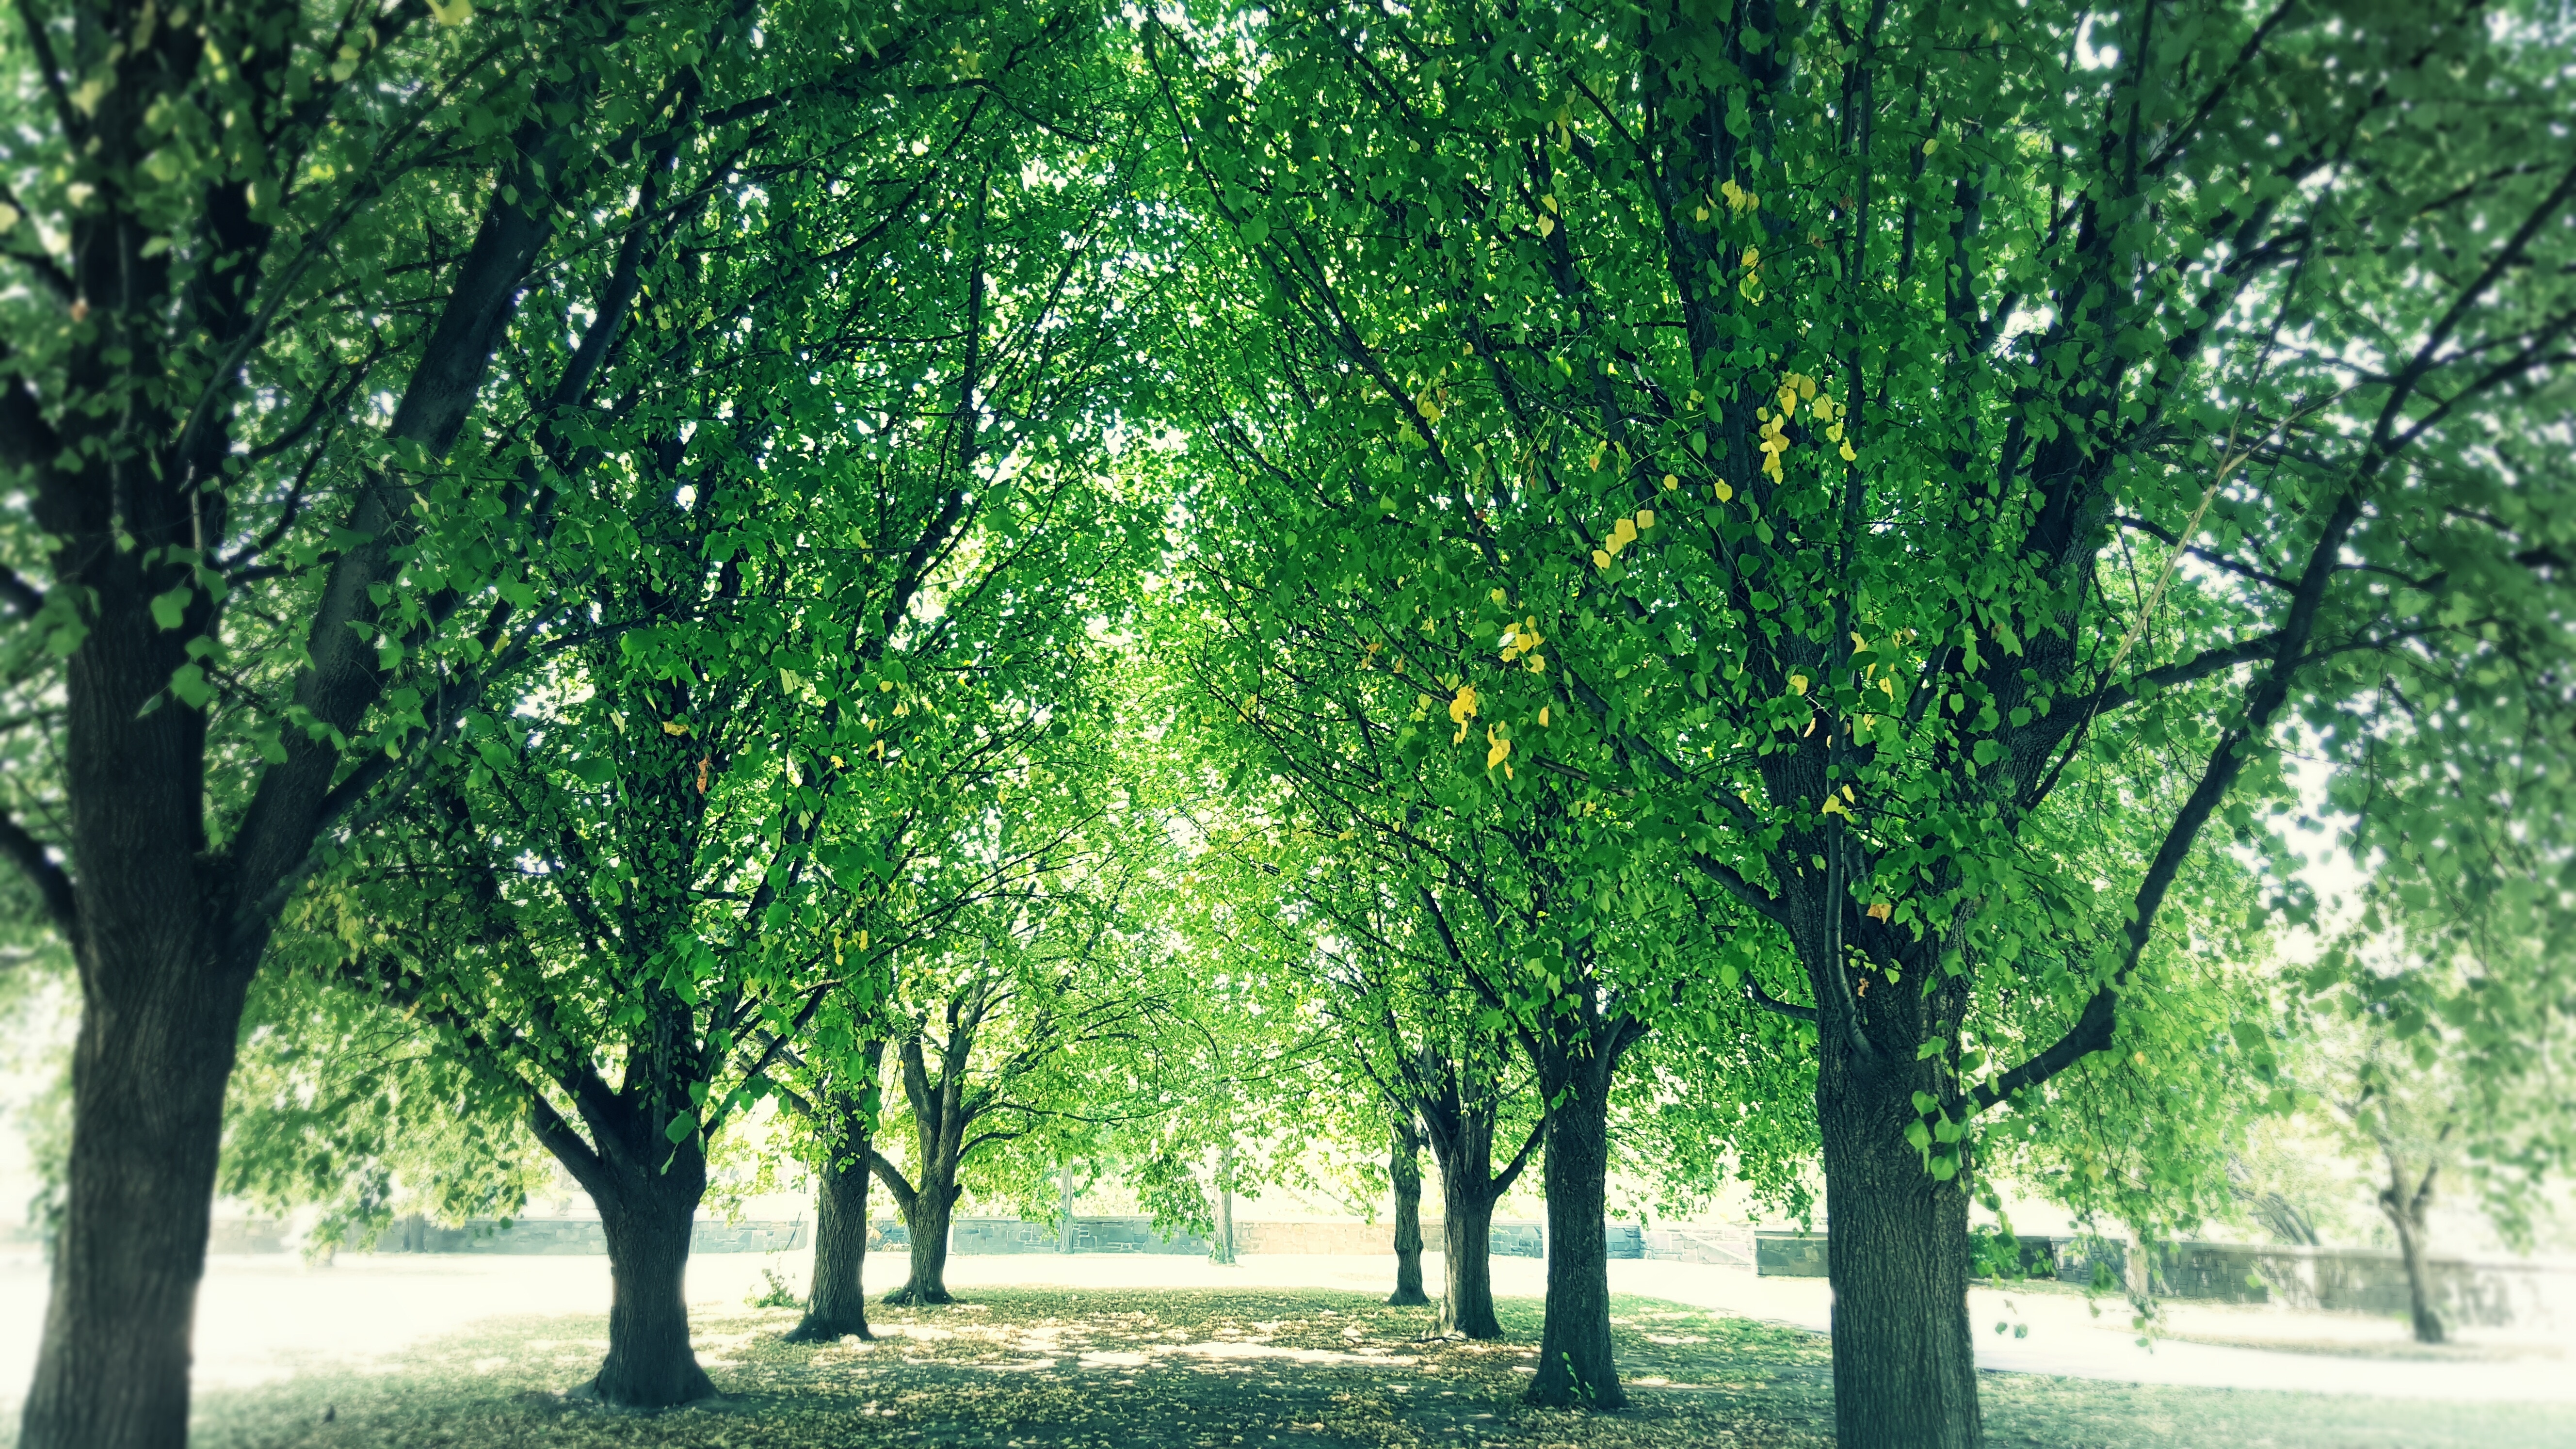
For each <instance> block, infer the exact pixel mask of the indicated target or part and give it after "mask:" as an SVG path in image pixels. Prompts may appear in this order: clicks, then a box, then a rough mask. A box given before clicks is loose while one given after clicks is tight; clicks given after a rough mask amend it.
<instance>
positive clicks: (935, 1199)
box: [885, 1168, 957, 1308]
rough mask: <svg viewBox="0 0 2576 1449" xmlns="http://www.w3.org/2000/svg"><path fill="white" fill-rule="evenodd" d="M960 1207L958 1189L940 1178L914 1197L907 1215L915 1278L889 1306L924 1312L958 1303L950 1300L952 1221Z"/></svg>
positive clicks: (888, 1299)
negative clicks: (949, 1269) (951, 1215)
mask: <svg viewBox="0 0 2576 1449" xmlns="http://www.w3.org/2000/svg"><path fill="white" fill-rule="evenodd" d="M950 1170H951V1171H954V1170H955V1169H954V1168H951V1169H950ZM956 1206H957V1189H956V1188H955V1187H954V1186H952V1185H951V1184H949V1183H947V1182H944V1181H941V1180H939V1179H937V1178H934V1179H933V1180H932V1181H931V1182H930V1183H928V1184H926V1185H925V1186H924V1187H923V1188H922V1189H921V1191H919V1192H917V1193H915V1194H913V1198H912V1202H911V1204H910V1211H908V1212H906V1213H905V1214H904V1215H903V1223H904V1227H905V1228H906V1229H908V1230H909V1232H910V1234H911V1237H912V1274H911V1276H910V1277H908V1278H906V1279H904V1283H903V1286H902V1287H901V1288H898V1289H896V1290H895V1291H893V1292H892V1293H889V1294H887V1295H886V1298H885V1301H886V1302H888V1303H892V1304H897V1305H902V1306H908V1307H914V1308H920V1307H927V1306H929V1305H932V1304H938V1303H953V1302H955V1301H956V1300H955V1299H953V1298H951V1297H949V1296H948V1218H949V1214H950V1213H951V1212H952V1211H954V1210H955V1209H956Z"/></svg>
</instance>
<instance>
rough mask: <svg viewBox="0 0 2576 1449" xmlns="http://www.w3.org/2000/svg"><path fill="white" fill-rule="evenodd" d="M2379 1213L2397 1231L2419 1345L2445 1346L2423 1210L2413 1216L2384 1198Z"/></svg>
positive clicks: (2408, 1304)
mask: <svg viewBox="0 0 2576 1449" xmlns="http://www.w3.org/2000/svg"><path fill="white" fill-rule="evenodd" d="M2379 1210H2380V1211H2381V1212H2382V1213H2383V1214H2385V1215H2386V1216H2387V1218H2388V1221H2389V1223H2390V1224H2391V1225H2392V1226H2394V1227H2395V1228H2396V1229H2397V1253H2398V1256H2399V1257H2401V1258H2403V1259H2404V1260H2405V1262H2406V1312H2407V1316H2408V1318H2410V1319H2411V1320H2412V1321H2413V1324H2414V1328H2415V1341H2416V1342H2417V1343H2441V1342H2444V1341H2445V1335H2444V1333H2443V1331H2442V1315H2441V1314H2439V1313H2437V1312H2435V1311H2434V1309H2433V1272H2432V1265H2430V1264H2429V1263H2427V1262H2425V1261H2424V1251H2425V1245H2424V1216H2423V1214H2422V1212H2421V1211H2420V1210H2419V1211H2417V1212H2413V1213H2409V1212H2408V1211H2406V1209H2405V1208H2404V1207H2402V1206H2399V1205H2397V1204H2394V1203H2391V1202H2390V1201H2389V1200H2388V1198H2387V1197H2385V1196H2383V1197H2382V1198H2381V1199H2380V1201H2379Z"/></svg>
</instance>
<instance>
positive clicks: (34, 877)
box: [0, 814, 80, 951]
mask: <svg viewBox="0 0 2576 1449" xmlns="http://www.w3.org/2000/svg"><path fill="white" fill-rule="evenodd" d="M0 854H5V855H7V856H8V857H9V858H10V859H11V860H13V861H15V862H17V865H18V869H19V870H21V871H23V872H25V873H26V876H27V880H28V883H29V884H31V885H33V886H35V888H36V893H37V894H38V895H39V896H42V897H43V898H44V902H45V914H46V915H48V916H50V917H52V918H53V922H54V929H55V930H56V931H57V932H59V933H61V935H62V938H63V944H64V945H66V946H68V947H70V948H72V949H73V950H75V951H77V950H79V949H80V893H79V892H78V891H77V890H75V889H74V888H73V886H72V878H71V874H70V872H68V871H65V870H64V869H63V868H62V867H61V866H60V865H58V864H56V863H55V861H54V858H53V856H51V855H50V854H48V853H47V852H46V848H45V843H44V842H43V841H41V840H38V839H37V838H36V837H34V836H33V835H30V834H28V833H27V828H26V827H25V826H23V825H20V824H19V823H18V821H17V819H16V818H15V817H14V816H10V815H5V814H0Z"/></svg>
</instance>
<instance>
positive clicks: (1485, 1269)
mask: <svg viewBox="0 0 2576 1449" xmlns="http://www.w3.org/2000/svg"><path fill="white" fill-rule="evenodd" d="M1440 1217H1441V1225H1440V1232H1441V1238H1442V1245H1441V1249H1440V1276H1441V1281H1442V1284H1443V1287H1442V1290H1441V1297H1440V1331H1441V1332H1443V1333H1455V1334H1460V1335H1462V1336H1464V1337H1467V1338H1500V1337H1502V1336H1503V1324H1502V1320H1501V1319H1498V1318H1496V1317H1495V1316H1494V1196H1493V1194H1491V1193H1486V1192H1479V1191H1477V1190H1476V1182H1475V1179H1474V1178H1473V1177H1468V1176H1466V1175H1464V1174H1461V1173H1456V1172H1451V1171H1449V1170H1448V1169H1447V1168H1446V1167H1445V1166H1444V1167H1443V1168H1442V1169H1441V1174H1440Z"/></svg>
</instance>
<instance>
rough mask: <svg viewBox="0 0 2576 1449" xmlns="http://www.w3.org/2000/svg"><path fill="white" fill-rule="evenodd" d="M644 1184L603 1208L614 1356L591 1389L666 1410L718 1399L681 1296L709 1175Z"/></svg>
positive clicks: (617, 1400) (613, 1399) (608, 1398)
mask: <svg viewBox="0 0 2576 1449" xmlns="http://www.w3.org/2000/svg"><path fill="white" fill-rule="evenodd" d="M672 1176H674V1177H678V1178H680V1180H679V1181H677V1182H662V1181H656V1182H637V1183H632V1184H628V1185H627V1188H628V1190H627V1191H623V1192H618V1193H614V1194H612V1195H610V1196H609V1197H608V1198H606V1199H604V1200H602V1201H601V1203H600V1205H599V1226H600V1230H601V1233H602V1235H603V1236H605V1237H606V1238H607V1239H608V1276H609V1281H610V1284H611V1285H612V1290H611V1291H612V1293H613V1295H614V1296H613V1297H612V1298H611V1299H610V1301H609V1308H608V1357H607V1359H606V1360H605V1361H603V1362H602V1363H601V1364H600V1366H599V1376H598V1377H597V1378H595V1379H593V1380H592V1381H591V1387H592V1388H593V1390H594V1391H596V1392H597V1393H598V1395H599V1397H600V1399H601V1401H602V1402H604V1403H610V1404H617V1405H620V1406H623V1407H627V1408H639V1409H661V1408H668V1407H670V1406H671V1405H673V1404H685V1403H689V1402H691V1401H693V1400H697V1399H704V1398H712V1397H713V1396H714V1395H715V1391H716V1386H715V1384H714V1383H713V1382H711V1381H710V1380H709V1379H708V1378H707V1374H706V1370H705V1369H702V1368H700V1367H698V1356H697V1353H696V1352H695V1351H694V1350H692V1349H691V1348H690V1347H689V1305H688V1299H687V1297H686V1296H685V1295H684V1294H683V1292H682V1291H681V1289H682V1281H683V1279H684V1278H685V1277H686V1275H687V1273H688V1267H689V1229H690V1223H691V1220H692V1219H694V1218H695V1217H696V1216H697V1211H698V1198H699V1195H700V1193H701V1192H702V1191H703V1189H704V1186H705V1182H704V1175H703V1174H698V1175H697V1177H698V1181H697V1183H696V1185H695V1187H694V1188H693V1187H692V1186H691V1184H690V1182H689V1178H688V1176H687V1175H684V1174H678V1173H674V1174H672Z"/></svg>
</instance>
